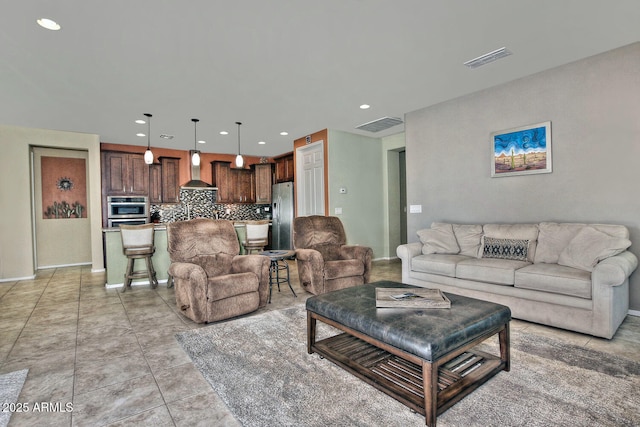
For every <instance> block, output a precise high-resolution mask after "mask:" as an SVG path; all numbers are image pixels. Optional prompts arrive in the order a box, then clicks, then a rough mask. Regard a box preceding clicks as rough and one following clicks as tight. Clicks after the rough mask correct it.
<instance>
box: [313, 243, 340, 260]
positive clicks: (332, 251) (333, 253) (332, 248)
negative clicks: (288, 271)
mask: <svg viewBox="0 0 640 427" xmlns="http://www.w3.org/2000/svg"><path fill="white" fill-rule="evenodd" d="M340 247H341V245H337V244H335V243H319V244H317V245H311V246H309V249H314V250H316V251H318V252H320V254H321V255H322V259H323V260H324V261H334V260H337V259H340Z"/></svg>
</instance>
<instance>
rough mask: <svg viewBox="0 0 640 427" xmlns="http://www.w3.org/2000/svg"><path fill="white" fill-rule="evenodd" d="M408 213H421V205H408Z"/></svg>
mask: <svg viewBox="0 0 640 427" xmlns="http://www.w3.org/2000/svg"><path fill="white" fill-rule="evenodd" d="M409 213H422V205H409Z"/></svg>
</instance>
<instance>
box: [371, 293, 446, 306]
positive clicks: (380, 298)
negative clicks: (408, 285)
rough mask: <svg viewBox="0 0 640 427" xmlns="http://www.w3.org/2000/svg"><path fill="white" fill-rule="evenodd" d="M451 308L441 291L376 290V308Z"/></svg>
mask: <svg viewBox="0 0 640 427" xmlns="http://www.w3.org/2000/svg"><path fill="white" fill-rule="evenodd" d="M398 307H402V308H451V301H449V298H447V297H446V296H445V295H444V294H443V293H442V291H441V290H440V289H426V288H421V289H399V288H376V308H398Z"/></svg>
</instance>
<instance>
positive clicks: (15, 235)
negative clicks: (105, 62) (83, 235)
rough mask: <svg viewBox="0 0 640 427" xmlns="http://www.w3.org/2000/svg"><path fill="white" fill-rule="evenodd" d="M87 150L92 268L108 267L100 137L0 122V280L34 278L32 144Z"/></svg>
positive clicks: (99, 269)
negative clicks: (102, 208)
mask: <svg viewBox="0 0 640 427" xmlns="http://www.w3.org/2000/svg"><path fill="white" fill-rule="evenodd" d="M32 146H41V147H55V148H71V149H76V150H87V152H88V163H87V167H88V169H89V183H88V203H89V212H88V215H89V216H90V220H91V262H92V270H94V271H101V270H103V269H104V265H103V257H102V228H101V211H100V203H101V202H100V142H99V138H98V135H90V134H81V133H73V132H61V131H50V130H42V129H27V128H20V127H14V126H0V153H2V154H1V156H0V174H1V175H0V176H1V177H2V178H1V179H0V280H12V279H17V278H27V277H32V276H33V275H34V273H35V271H34V262H33V259H34V247H33V232H32V220H31V167H30V154H29V152H30V147H32Z"/></svg>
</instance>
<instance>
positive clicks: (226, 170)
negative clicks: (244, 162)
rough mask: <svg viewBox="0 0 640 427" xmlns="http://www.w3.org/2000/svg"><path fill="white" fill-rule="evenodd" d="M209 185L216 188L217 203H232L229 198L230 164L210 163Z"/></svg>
mask: <svg viewBox="0 0 640 427" xmlns="http://www.w3.org/2000/svg"><path fill="white" fill-rule="evenodd" d="M211 183H212V184H213V186H214V187H217V188H218V191H217V193H218V194H217V196H216V197H217V198H216V201H217V202H218V203H233V200H232V196H231V185H232V183H231V163H229V162H211Z"/></svg>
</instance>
